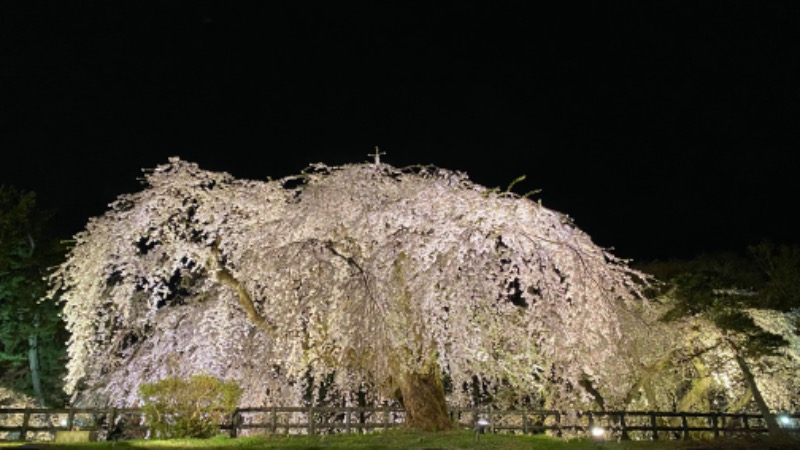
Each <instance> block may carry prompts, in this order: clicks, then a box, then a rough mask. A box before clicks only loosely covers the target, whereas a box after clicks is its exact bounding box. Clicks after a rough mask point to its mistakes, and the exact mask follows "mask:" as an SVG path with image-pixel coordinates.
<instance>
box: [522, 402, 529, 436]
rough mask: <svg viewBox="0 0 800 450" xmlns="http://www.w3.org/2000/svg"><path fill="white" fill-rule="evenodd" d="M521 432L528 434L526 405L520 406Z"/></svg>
mask: <svg viewBox="0 0 800 450" xmlns="http://www.w3.org/2000/svg"><path fill="white" fill-rule="evenodd" d="M522 434H528V407H527V406H526V407H524V408H522Z"/></svg>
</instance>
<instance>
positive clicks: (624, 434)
mask: <svg viewBox="0 0 800 450" xmlns="http://www.w3.org/2000/svg"><path fill="white" fill-rule="evenodd" d="M619 429H620V435H619V438H620V439H621V440H623V441H630V440H631V437H630V436H628V426H627V425H626V424H625V411H622V412H620V413H619Z"/></svg>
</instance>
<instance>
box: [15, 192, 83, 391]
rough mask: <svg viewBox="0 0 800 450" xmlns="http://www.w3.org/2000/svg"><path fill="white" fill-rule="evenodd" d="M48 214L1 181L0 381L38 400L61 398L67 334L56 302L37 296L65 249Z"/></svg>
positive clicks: (31, 195)
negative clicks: (50, 225)
mask: <svg viewBox="0 0 800 450" xmlns="http://www.w3.org/2000/svg"><path fill="white" fill-rule="evenodd" d="M48 220H49V214H48V213H45V212H43V211H42V210H40V209H39V208H37V206H36V195H35V193H33V192H24V191H21V190H19V189H16V188H14V187H12V186H0V369H2V370H0V382H2V383H4V384H6V385H7V386H10V387H13V388H15V389H17V390H19V391H22V392H25V393H27V394H32V395H34V396H35V397H36V399H37V401H38V402H39V404H40V405H44V404H45V403H47V402H55V403H59V401H60V400H62V399H63V392H62V389H61V377H62V376H63V367H64V357H65V348H66V344H65V342H66V339H67V338H66V333H65V330H64V325H63V322H62V321H61V319H60V316H59V315H60V308H59V307H58V305H56V303H55V302H53V301H46V302H42V301H40V300H42V299H43V297H44V296H45V295H46V294H47V290H48V286H47V282H46V280H45V277H46V275H47V273H48V272H47V271H48V268H49V267H51V266H53V265H55V264H57V263H58V262H60V259H61V258H62V257H63V254H64V252H63V249H62V247H61V246H60V244H59V242H58V241H57V240H56V239H55V238H54V237H52V236H51V235H49V232H48V229H47V223H48Z"/></svg>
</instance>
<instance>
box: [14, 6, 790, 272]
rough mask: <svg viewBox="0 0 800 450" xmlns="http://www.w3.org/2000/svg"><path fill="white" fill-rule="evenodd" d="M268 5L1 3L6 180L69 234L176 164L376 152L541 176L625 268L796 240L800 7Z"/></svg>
mask: <svg viewBox="0 0 800 450" xmlns="http://www.w3.org/2000/svg"><path fill="white" fill-rule="evenodd" d="M255 3H256V2H209V1H195V2H185V3H184V2H169V1H159V2H145V1H136V2H62V1H53V2H49V3H39V2H33V1H20V2H4V3H2V5H1V6H0V8H2V11H0V52H1V53H0V111H1V112H0V148H1V149H2V154H3V156H2V160H1V161H2V164H1V167H0V183H4V184H12V185H15V186H18V187H21V188H24V189H29V190H34V191H36V192H37V194H38V196H39V201H40V203H41V204H42V205H44V206H46V207H50V208H56V209H57V210H58V212H59V214H58V219H57V224H58V226H59V229H60V230H61V232H62V233H64V234H67V235H70V234H73V233H75V232H77V231H78V230H79V229H81V228H82V227H83V225H84V224H85V223H86V221H87V220H88V218H89V217H90V216H95V215H99V214H102V213H103V212H104V211H105V209H106V206H107V204H108V203H109V202H111V201H112V200H113V199H114V198H115V197H116V196H117V195H119V194H122V193H126V192H131V191H135V190H138V189H139V188H140V185H139V184H138V182H137V177H139V176H140V174H141V169H142V168H152V167H155V166H156V165H159V164H162V163H165V162H166V161H167V158H168V157H169V156H173V155H177V156H180V157H182V158H183V159H186V160H190V161H194V162H197V163H199V164H200V166H201V167H203V168H206V169H210V170H222V171H227V172H229V173H231V174H233V175H234V176H237V177H243V178H254V179H266V178H267V177H268V176H271V177H273V178H277V177H282V176H285V175H290V174H294V173H297V172H299V171H300V170H302V169H303V168H304V167H306V166H307V165H308V164H309V163H312V162H318V161H321V162H325V163H327V164H329V165H337V164H343V163H352V162H361V161H365V160H366V159H367V156H366V155H367V153H369V152H370V151H371V150H372V149H373V147H374V146H376V145H378V146H380V147H381V149H382V150H383V151H385V152H386V153H387V154H386V155H385V156H384V157H383V158H384V161H385V162H388V163H390V164H393V165H395V166H404V165H408V164H415V163H430V164H435V165H438V166H440V167H445V168H449V169H457V170H463V171H466V172H467V173H468V174H469V175H470V177H471V178H472V179H473V180H474V181H475V182H478V183H480V184H484V185H487V186H500V187H505V186H507V185H508V183H509V182H511V181H512V180H513V179H515V178H516V177H518V176H519V175H523V174H525V175H527V179H526V181H524V182H523V183H520V184H519V185H518V187H517V189H515V190H517V191H519V192H520V193H524V192H527V191H529V190H533V189H542V192H541V194H539V195H538V198H541V199H542V203H543V204H544V205H545V206H548V207H550V208H553V209H556V210H558V211H561V212H564V213H567V214H569V215H570V216H571V217H572V218H573V219H574V220H575V222H576V224H577V225H578V226H579V227H580V228H582V229H584V230H585V231H586V232H588V233H589V234H590V235H591V236H592V237H593V239H594V240H595V242H596V243H598V244H600V245H603V246H606V247H613V248H614V249H615V253H616V254H617V255H619V256H622V257H625V258H633V259H634V260H643V259H650V258H668V257H690V256H693V255H696V254H698V253H702V252H713V251H720V250H740V249H742V248H744V247H745V246H746V245H748V244H752V243H756V242H758V241H760V240H762V239H770V240H772V241H774V242H778V243H798V238H797V231H798V227H799V226H800V219H797V218H796V217H795V216H797V215H798V214H797V213H796V210H797V208H798V206H799V205H798V199H799V197H800V195H798V193H800V190H799V189H798V188H799V187H800V183H799V182H798V176H797V172H798V167H799V166H800V165H799V164H798V163H799V162H800V161H798V160H799V159H800V158H798V156H797V154H798V149H799V148H800V147H799V146H798V144H800V127H799V126H798V125H800V122H799V121H798V119H800V57H799V56H798V55H800V51H798V48H800V47H798V42H800V40H798V37H799V36H800V33H799V32H798V28H800V27H798V23H800V21H799V19H800V6H799V5H800V3H797V2H777V3H770V2H731V1H719V2H716V1H715V2H711V1H703V2H698V1H670V2H639V1H628V2H585V3H582V2H547V3H558V4H559V6H548V7H535V6H534V7H532V6H531V5H535V4H536V3H539V2H502V1H496V2H495V1H490V2H487V1H484V2H473V1H466V0H460V1H452V2H446V1H436V2H433V1H428V2H412V1H397V2H392V1H370V2H341V1H324V2H323V1H321V2H303V1H290V2H279V1H268V2H260V3H261V6H259V7H253V6H250V5H251V4H255ZM542 3H545V2H542ZM434 5H435V6H434Z"/></svg>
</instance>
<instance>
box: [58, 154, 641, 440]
mask: <svg viewBox="0 0 800 450" xmlns="http://www.w3.org/2000/svg"><path fill="white" fill-rule="evenodd" d="M145 184H146V185H145V188H144V189H143V190H142V191H141V192H138V193H134V194H127V195H122V196H120V197H119V198H118V200H117V201H115V202H114V203H113V204H112V205H111V208H110V210H109V211H108V212H107V213H106V214H104V215H103V216H101V217H97V218H94V219H92V220H91V221H90V222H89V223H88V225H87V227H86V229H85V231H83V232H81V233H79V234H78V235H77V236H76V237H75V239H76V244H75V246H74V248H73V249H72V250H71V253H70V254H69V256H68V258H67V260H66V262H64V263H63V264H62V265H61V266H60V267H59V268H58V270H57V271H56V272H55V274H54V276H53V278H52V282H53V286H54V292H55V291H58V292H59V293H60V298H61V299H62V301H63V302H64V316H65V319H66V322H67V324H68V328H69V330H70V331H71V333H72V339H71V341H70V344H69V356H70V361H69V365H68V370H69V374H68V376H67V379H66V390H67V391H68V392H69V393H71V394H72V395H73V398H74V400H75V402H76V403H79V404H114V405H133V404H136V403H137V398H136V391H137V387H138V386H139V385H140V384H141V383H145V382H152V381H156V380H158V379H162V378H165V377H167V376H189V375H191V374H196V373H206V374H210V375H214V376H218V377H221V378H223V379H228V380H236V381H238V382H239V383H240V385H241V386H242V387H243V388H244V395H243V396H242V402H243V403H245V404H246V405H247V406H266V405H270V406H273V405H298V404H301V403H303V402H304V401H306V402H314V403H324V402H339V403H341V402H344V403H345V404H348V403H351V402H354V401H355V400H354V399H355V398H356V395H357V394H358V393H361V395H362V398H363V395H366V396H367V398H368V399H370V400H371V401H373V402H381V401H400V402H402V404H403V406H404V407H405V410H406V414H407V416H406V422H407V423H408V424H409V425H410V426H418V427H426V428H436V429H442V428H447V427H448V426H449V418H448V415H447V411H446V406H445V405H446V402H450V403H452V404H464V405H466V404H470V403H471V402H473V388H474V387H475V386H478V387H479V388H480V389H481V390H483V391H484V392H490V393H493V394H494V395H495V397H496V399H501V398H513V399H520V398H523V397H526V396H527V398H530V399H534V401H537V402H540V403H539V404H546V405H547V406H549V407H559V406H562V407H563V406H576V405H579V404H586V403H587V402H589V401H591V400H597V398H598V397H602V400H603V402H604V403H605V405H606V406H614V405H621V404H622V402H624V401H625V398H626V395H627V394H628V390H629V388H630V387H631V383H633V382H634V380H635V376H634V375H633V374H632V373H631V368H632V367H633V364H632V363H631V361H630V360H626V356H625V354H626V350H625V349H626V348H629V346H630V343H629V342H627V341H626V339H627V338H626V336H627V335H626V334H625V333H623V332H622V330H620V327H619V319H618V317H619V311H620V309H621V308H625V305H626V303H627V302H631V301H636V299H637V297H638V286H639V281H640V278H639V277H640V273H639V272H636V271H634V270H632V269H630V268H629V267H628V266H627V265H626V263H625V262H624V261H621V260H619V259H618V258H616V257H615V256H614V255H612V254H610V253H609V252H608V251H606V250H604V249H602V248H599V247H598V246H596V245H595V244H593V243H592V241H591V239H590V237H589V236H588V235H587V234H585V233H584V232H582V231H581V230H580V229H578V228H577V227H576V226H575V225H574V224H573V223H572V221H571V220H570V219H569V218H568V217H567V216H565V215H563V214H561V213H558V212H555V211H552V210H550V209H547V208H545V207H543V206H541V204H539V203H536V202H534V201H531V200H530V199H528V198H524V197H520V196H518V195H515V194H512V193H509V192H496V191H492V190H489V189H486V188H485V187H483V186H480V185H477V184H475V183H473V182H471V181H470V180H469V179H468V177H467V176H466V175H465V174H463V173H460V172H454V171H448V170H444V169H440V168H436V167H430V166H418V167H410V168H406V169H398V168H395V167H392V166H390V165H387V164H384V163H380V162H379V161H377V160H376V161H375V163H366V164H351V165H344V166H338V167H327V166H325V165H322V164H316V165H312V166H310V167H309V168H308V169H307V170H306V171H304V172H303V173H301V174H300V175H297V176H292V177H287V178H284V179H280V180H274V181H266V182H263V181H250V180H239V179H236V178H234V177H232V176H230V175H228V174H226V173H216V172H209V171H205V170H201V169H200V168H198V167H197V165H195V164H192V163H189V162H185V161H182V160H180V159H178V158H172V159H170V161H169V163H168V164H165V165H162V166H159V167H157V168H156V169H155V170H152V171H150V172H149V173H147V175H146V178H145ZM501 393H504V395H501Z"/></svg>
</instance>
